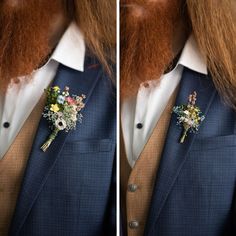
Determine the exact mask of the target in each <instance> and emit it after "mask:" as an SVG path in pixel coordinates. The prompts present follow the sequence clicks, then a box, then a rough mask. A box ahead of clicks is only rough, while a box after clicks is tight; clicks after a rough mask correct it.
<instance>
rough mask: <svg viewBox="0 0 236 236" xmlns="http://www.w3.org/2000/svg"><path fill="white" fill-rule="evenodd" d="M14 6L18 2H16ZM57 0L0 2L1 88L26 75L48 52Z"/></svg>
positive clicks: (57, 10) (58, 5) (58, 6)
mask: <svg viewBox="0 0 236 236" xmlns="http://www.w3.org/2000/svg"><path fill="white" fill-rule="evenodd" d="M16 3H17V1H16ZM60 10H61V0H60V1H48V0H41V1H26V0H21V1H20V2H19V3H17V4H16V5H14V1H9V0H8V1H3V2H1V3H0V86H1V90H2V91H5V89H6V88H7V86H8V85H9V83H10V82H11V81H12V79H16V78H17V77H19V76H23V75H29V74H31V73H32V71H33V70H34V69H36V68H38V66H39V65H40V64H41V63H42V62H43V60H44V59H45V58H46V57H47V55H48V54H49V53H50V50H51V49H50V47H49V32H50V30H51V28H50V27H51V25H50V23H51V22H52V20H53V17H54V16H55V15H56V14H57V13H58V12H60Z"/></svg>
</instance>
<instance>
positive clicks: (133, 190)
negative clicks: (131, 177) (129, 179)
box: [128, 184, 138, 193]
mask: <svg viewBox="0 0 236 236" xmlns="http://www.w3.org/2000/svg"><path fill="white" fill-rule="evenodd" d="M137 188H138V186H137V185H136V184H129V185H128V190H129V191H130V192H132V193H134V192H136V190H137Z"/></svg>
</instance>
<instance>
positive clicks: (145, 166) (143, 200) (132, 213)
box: [120, 90, 177, 236]
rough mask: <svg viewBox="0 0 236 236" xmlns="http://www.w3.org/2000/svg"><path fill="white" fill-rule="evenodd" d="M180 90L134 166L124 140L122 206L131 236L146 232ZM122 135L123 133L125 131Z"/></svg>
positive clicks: (122, 145) (122, 154)
mask: <svg viewBox="0 0 236 236" xmlns="http://www.w3.org/2000/svg"><path fill="white" fill-rule="evenodd" d="M176 93H177V90H176V91H175V92H174V94H173V95H172V97H171V98H170V100H169V102H168V105H167V107H166V109H165V110H164V112H163V114H162V116H161V117H160V119H159V121H158V123H157V125H156V127H155V129H154V130H153V133H152V135H151V137H150V138H149V140H148V142H147V143H146V145H145V147H144V149H143V151H142V153H141V155H140V156H139V158H138V160H137V162H136V163H135V166H134V168H133V169H131V167H130V166H129V164H128V161H127V157H126V154H125V149H124V142H123V140H121V164H120V169H121V209H122V214H123V217H122V218H123V219H125V222H123V223H124V225H125V226H126V229H125V230H127V234H128V236H142V235H143V233H144V228H145V224H146V220H147V216H148V212H149V207H150V202H151V197H152V192H153V187H154V184H155V179H156V174H157V171H158V166H159V162H160V159H161V154H162V150H163V146H164V143H165V138H166V134H167V130H168V127H169V122H170V117H171V111H172V108H173V106H174V102H175V98H176ZM121 136H122V135H121Z"/></svg>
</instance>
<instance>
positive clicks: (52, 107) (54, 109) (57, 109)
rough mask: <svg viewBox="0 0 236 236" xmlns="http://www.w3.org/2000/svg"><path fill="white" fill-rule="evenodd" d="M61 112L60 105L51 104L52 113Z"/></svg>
mask: <svg viewBox="0 0 236 236" xmlns="http://www.w3.org/2000/svg"><path fill="white" fill-rule="evenodd" d="M59 110H60V108H59V106H58V104H51V107H50V111H53V112H58V111H59Z"/></svg>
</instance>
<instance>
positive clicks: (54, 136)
mask: <svg viewBox="0 0 236 236" xmlns="http://www.w3.org/2000/svg"><path fill="white" fill-rule="evenodd" d="M58 132H59V129H54V130H53V132H52V133H51V134H50V136H49V137H48V139H47V141H46V142H45V143H44V144H43V145H42V147H41V150H43V151H44V152H46V151H47V149H48V148H49V146H50V145H51V143H52V142H53V140H54V139H55V138H56V136H57V134H58Z"/></svg>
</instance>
